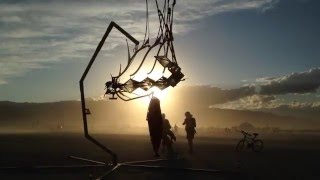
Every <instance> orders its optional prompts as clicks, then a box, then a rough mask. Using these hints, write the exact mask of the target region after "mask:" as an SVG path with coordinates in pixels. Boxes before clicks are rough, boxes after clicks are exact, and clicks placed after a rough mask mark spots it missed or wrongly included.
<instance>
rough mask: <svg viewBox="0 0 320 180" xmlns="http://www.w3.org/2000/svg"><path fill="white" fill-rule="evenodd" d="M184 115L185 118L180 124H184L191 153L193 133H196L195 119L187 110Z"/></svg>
mask: <svg viewBox="0 0 320 180" xmlns="http://www.w3.org/2000/svg"><path fill="white" fill-rule="evenodd" d="M185 116H186V118H185V119H184V122H183V124H182V125H185V129H186V133H187V139H188V145H189V153H193V138H194V134H195V133H196V130H195V127H196V126H197V124H196V119H195V118H193V117H192V114H191V113H190V112H189V111H187V112H186V113H185Z"/></svg>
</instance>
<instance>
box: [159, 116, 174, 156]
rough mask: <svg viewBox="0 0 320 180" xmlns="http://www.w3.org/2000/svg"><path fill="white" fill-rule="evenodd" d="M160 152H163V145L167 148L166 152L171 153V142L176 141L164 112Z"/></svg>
mask: <svg viewBox="0 0 320 180" xmlns="http://www.w3.org/2000/svg"><path fill="white" fill-rule="evenodd" d="M162 127H163V131H162V152H164V149H165V147H166V148H167V151H168V154H172V153H173V149H172V144H173V141H176V136H175V135H174V133H173V132H172V131H171V125H170V122H169V120H168V119H166V114H164V113H162Z"/></svg>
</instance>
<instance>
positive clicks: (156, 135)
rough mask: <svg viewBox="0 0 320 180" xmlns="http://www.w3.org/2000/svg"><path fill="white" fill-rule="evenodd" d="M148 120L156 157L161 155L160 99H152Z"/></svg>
mask: <svg viewBox="0 0 320 180" xmlns="http://www.w3.org/2000/svg"><path fill="white" fill-rule="evenodd" d="M147 121H148V126H149V133H150V138H151V143H152V147H153V151H154V156H155V157H160V155H159V148H160V144H161V139H162V129H163V128H162V116H161V108H160V100H159V99H158V98H156V97H153V98H152V99H151V100H150V103H149V108H148V114H147Z"/></svg>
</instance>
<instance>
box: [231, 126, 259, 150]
mask: <svg viewBox="0 0 320 180" xmlns="http://www.w3.org/2000/svg"><path fill="white" fill-rule="evenodd" d="M241 133H242V134H243V139H241V140H240V141H239V142H238V144H237V147H236V150H237V151H238V152H240V151H242V150H243V149H244V148H245V147H246V148H248V149H249V148H250V149H252V150H253V151H254V152H260V151H261V150H262V149H263V142H262V140H261V139H258V138H257V136H258V135H259V134H258V133H252V134H250V133H248V132H245V131H241Z"/></svg>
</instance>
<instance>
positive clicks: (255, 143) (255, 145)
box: [252, 139, 263, 152]
mask: <svg viewBox="0 0 320 180" xmlns="http://www.w3.org/2000/svg"><path fill="white" fill-rule="evenodd" d="M262 149H263V142H262V141H261V140H260V139H256V140H254V141H253V145H252V150H253V151H254V152H260V151H261V150H262Z"/></svg>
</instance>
